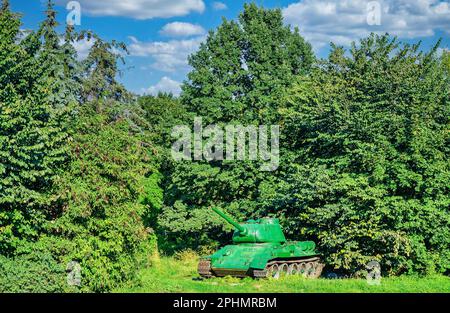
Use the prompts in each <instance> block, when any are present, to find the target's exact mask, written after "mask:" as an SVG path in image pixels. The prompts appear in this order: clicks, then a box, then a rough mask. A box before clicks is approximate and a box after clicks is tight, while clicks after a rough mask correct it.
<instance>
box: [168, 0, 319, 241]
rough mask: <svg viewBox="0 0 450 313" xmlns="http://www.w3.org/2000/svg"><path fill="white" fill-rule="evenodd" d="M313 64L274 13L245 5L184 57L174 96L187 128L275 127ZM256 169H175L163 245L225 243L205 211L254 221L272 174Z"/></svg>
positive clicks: (218, 164)
mask: <svg viewBox="0 0 450 313" xmlns="http://www.w3.org/2000/svg"><path fill="white" fill-rule="evenodd" d="M313 62H314V55H313V52H312V50H311V46H310V45H309V44H308V43H307V42H305V40H304V39H303V38H302V37H301V36H300V35H299V32H298V29H294V30H292V29H291V28H290V27H289V26H285V25H284V24H283V17H282V12H281V10H279V9H275V10H266V9H264V8H260V7H258V6H256V5H255V4H246V5H245V6H244V11H243V12H242V13H241V14H240V16H239V19H238V21H228V20H226V19H224V20H223V22H222V24H221V25H220V26H219V27H218V28H217V29H216V30H215V31H211V32H210V33H209V35H208V37H207V39H206V42H204V43H202V44H201V45H200V48H199V50H198V51H197V52H196V53H194V54H193V55H192V56H190V58H189V63H190V65H191V66H192V68H193V70H192V71H191V72H190V73H189V74H188V81H187V82H186V83H185V84H184V85H183V87H182V89H183V93H182V96H181V101H182V104H183V105H184V106H185V107H186V109H187V110H188V113H189V114H190V115H189V116H190V118H189V119H188V122H189V124H191V125H192V124H193V123H192V117H193V116H198V117H202V118H203V122H204V124H205V126H206V125H209V124H217V125H220V126H223V125H225V124H233V125H235V124H241V125H245V126H247V125H272V124H277V123H278V119H279V115H278V110H279V109H280V107H281V104H282V103H283V102H282V99H283V96H284V93H285V91H286V89H287V88H289V87H290V86H291V83H292V81H293V80H294V77H296V76H297V75H304V74H305V73H307V72H308V71H309V70H310V68H311V65H312V63H313ZM260 166H261V162H259V161H237V162H234V161H214V162H209V163H208V162H204V161H196V162H189V161H187V162H179V163H176V164H175V168H174V170H173V172H172V173H171V174H170V176H169V177H168V179H167V185H166V187H165V189H166V194H165V200H166V201H165V204H166V206H165V207H164V208H163V212H162V214H161V216H160V226H161V228H160V231H161V234H164V238H166V239H167V242H168V244H169V245H171V243H173V242H177V237H178V238H183V243H184V244H186V245H188V246H190V247H193V248H197V247H198V246H199V245H202V244H208V243H211V242H212V243H214V242H215V240H211V239H210V238H208V236H206V235H205V234H206V233H208V234H212V236H211V238H214V239H220V238H222V240H225V238H227V237H226V234H223V230H222V227H220V225H222V224H221V223H220V221H218V220H215V219H214V218H211V217H210V215H211V214H210V212H209V211H208V210H207V208H208V206H209V205H219V206H225V207H228V208H229V209H230V210H231V212H232V213H233V214H234V215H235V216H236V217H237V218H239V219H245V218H248V217H255V216H256V214H255V212H256V207H257V206H258V201H257V198H258V194H259V188H260V186H261V184H262V182H264V181H270V180H271V179H273V176H274V175H276V173H268V172H263V171H261V170H260ZM261 213H262V214H264V213H263V212H259V213H258V214H261ZM177 219H181V220H183V221H184V222H183V223H184V226H182V227H180V225H179V223H178V222H177ZM172 248H175V249H176V248H180V247H177V244H175V245H172V247H171V248H170V249H172Z"/></svg>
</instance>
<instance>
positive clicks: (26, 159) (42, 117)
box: [0, 1, 67, 255]
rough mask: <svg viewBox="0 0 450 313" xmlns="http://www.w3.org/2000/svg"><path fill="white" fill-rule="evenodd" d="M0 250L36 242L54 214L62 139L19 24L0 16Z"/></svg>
mask: <svg viewBox="0 0 450 313" xmlns="http://www.w3.org/2000/svg"><path fill="white" fill-rule="evenodd" d="M0 26H1V28H0V194H1V196H0V206H1V207H2V210H1V212H0V250H1V253H2V254H3V255H9V254H13V253H14V252H15V251H16V249H18V248H19V247H20V246H22V245H24V244H25V243H26V242H28V241H29V240H36V239H37V238H38V237H39V234H40V231H41V230H42V228H43V225H44V222H45V221H46V220H47V219H49V218H51V216H52V215H53V213H54V212H53V205H54V203H55V200H56V199H55V197H54V196H52V191H53V187H54V181H55V178H56V177H57V175H58V173H59V172H60V169H61V168H62V164H63V163H64V162H65V155H66V151H65V148H64V147H65V140H66V137H67V134H66V132H65V130H64V127H63V126H62V125H61V124H60V119H59V118H58V114H57V112H55V111H54V110H53V108H52V105H51V102H50V101H49V98H50V96H51V88H50V82H49V81H48V80H42V79H39V78H38V76H39V73H40V64H39V62H38V60H37V59H36V58H34V56H33V55H30V54H28V52H27V50H26V49H25V48H24V47H23V46H22V45H21V44H19V43H17V41H18V40H17V38H18V36H19V33H20V30H19V27H20V19H19V17H18V16H17V15H16V14H13V13H11V11H10V10H9V5H8V1H4V2H3V5H2V9H1V11H0Z"/></svg>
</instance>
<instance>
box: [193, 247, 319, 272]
mask: <svg viewBox="0 0 450 313" xmlns="http://www.w3.org/2000/svg"><path fill="white" fill-rule="evenodd" d="M321 271H322V266H321V265H320V260H319V258H318V255H317V253H316V252H315V244H314V242H311V241H302V242H286V243H243V244H237V245H228V246H225V247H223V248H222V249H220V250H218V251H217V252H216V253H214V254H212V255H210V256H208V257H205V258H203V259H202V260H200V263H199V268H198V272H199V274H200V275H201V276H202V277H205V278H208V277H213V276H218V277H223V276H234V277H248V276H250V277H255V278H263V277H268V276H274V277H276V276H277V275H278V276H279V275H281V274H283V273H285V274H288V275H289V274H305V276H309V277H313V276H314V277H315V276H317V273H318V272H321ZM319 275H320V273H319Z"/></svg>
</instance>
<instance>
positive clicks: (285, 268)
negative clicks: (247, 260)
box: [252, 258, 325, 278]
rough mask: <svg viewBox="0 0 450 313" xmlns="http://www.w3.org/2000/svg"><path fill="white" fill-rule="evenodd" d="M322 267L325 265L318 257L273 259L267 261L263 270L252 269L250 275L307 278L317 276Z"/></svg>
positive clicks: (257, 276)
mask: <svg viewBox="0 0 450 313" xmlns="http://www.w3.org/2000/svg"><path fill="white" fill-rule="evenodd" d="M324 267H325V265H324V264H322V263H320V258H310V259H300V260H289V261H288V260H274V261H271V262H269V263H267V265H266V268H265V269H264V270H253V273H252V276H253V277H255V278H266V277H273V278H279V277H280V276H282V275H286V276H289V275H301V276H303V277H307V278H319V277H320V275H321V274H322V270H323V268H324Z"/></svg>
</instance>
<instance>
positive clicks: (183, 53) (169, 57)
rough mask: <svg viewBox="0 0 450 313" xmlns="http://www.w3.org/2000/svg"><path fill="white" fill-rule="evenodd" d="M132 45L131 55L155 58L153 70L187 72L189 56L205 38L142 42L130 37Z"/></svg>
mask: <svg viewBox="0 0 450 313" xmlns="http://www.w3.org/2000/svg"><path fill="white" fill-rule="evenodd" d="M129 38H130V40H131V41H132V43H131V44H130V45H128V49H129V51H130V55H132V56H138V57H151V58H153V61H154V62H153V64H152V65H151V67H152V68H154V69H156V70H159V71H163V72H175V71H177V72H178V71H187V69H188V68H189V66H188V60H187V59H188V56H189V55H190V54H192V53H193V52H195V51H196V50H197V49H198V47H199V46H200V43H201V42H202V41H203V40H204V37H203V36H202V37H195V38H192V39H184V40H170V41H151V42H140V41H138V40H137V39H136V38H135V37H129Z"/></svg>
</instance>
